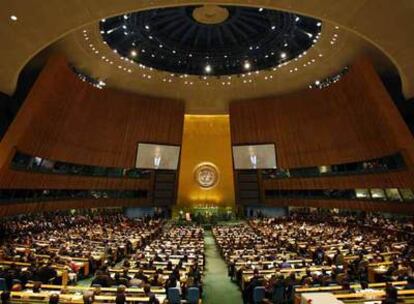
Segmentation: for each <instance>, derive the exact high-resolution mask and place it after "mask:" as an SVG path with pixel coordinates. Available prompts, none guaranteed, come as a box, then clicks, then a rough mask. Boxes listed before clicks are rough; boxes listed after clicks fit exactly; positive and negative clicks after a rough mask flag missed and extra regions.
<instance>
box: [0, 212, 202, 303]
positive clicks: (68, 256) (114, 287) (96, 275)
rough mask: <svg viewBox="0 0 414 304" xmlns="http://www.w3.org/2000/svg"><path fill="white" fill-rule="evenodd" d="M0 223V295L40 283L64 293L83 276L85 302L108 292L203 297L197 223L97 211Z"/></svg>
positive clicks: (152, 298) (118, 296)
mask: <svg viewBox="0 0 414 304" xmlns="http://www.w3.org/2000/svg"><path fill="white" fill-rule="evenodd" d="M0 227H1V228H0V230H1V235H2V238H1V240H2V242H1V248H0V281H2V282H3V283H4V286H3V287H2V286H1V284H2V282H0V289H3V291H5V292H3V294H4V295H3V297H5V298H6V300H7V299H8V298H7V297H8V296H9V295H10V294H9V292H10V291H11V292H19V291H22V290H28V289H29V290H30V292H34V293H39V292H41V291H42V289H43V291H44V290H45V289H44V288H42V286H47V288H51V287H50V286H62V288H61V289H60V287H59V290H55V293H56V292H58V293H59V294H60V295H61V297H62V296H63V295H65V294H70V293H71V292H69V291H68V290H67V289H65V286H71V287H75V286H77V284H76V282H77V281H78V280H80V279H87V278H91V288H88V289H86V290H83V291H82V292H83V300H84V302H85V303H92V302H93V301H94V299H96V297H102V296H107V295H109V296H110V295H113V296H114V297H115V298H114V299H115V302H116V303H117V304H118V303H119V304H121V303H126V302H127V299H128V298H127V297H130V296H132V295H137V292H138V291H139V293H138V295H140V296H142V297H144V298H146V299H147V300H148V301H146V303H161V302H164V300H165V299H166V298H168V297H170V296H171V297H173V296H174V292H176V293H177V294H176V295H175V296H177V297H178V298H182V299H185V298H187V297H188V296H189V293H191V295H192V296H193V297H194V295H195V296H197V297H199V298H200V297H201V293H202V272H203V267H204V239H203V235H204V231H203V229H202V228H200V227H199V226H178V225H174V224H172V223H168V224H166V221H165V220H163V219H160V218H151V217H145V218H139V219H129V218H127V217H125V216H124V215H123V214H122V213H121V212H119V211H100V212H94V213H84V214H77V215H72V214H68V213H50V214H43V215H37V216H20V217H16V218H11V219H7V220H3V221H2V222H1V223H0ZM86 270H87V271H86ZM64 273H66V274H67V277H68V280H66V281H65V279H64V278H63V276H64V275H63V274H64ZM105 288H110V289H111V290H110V291H108V290H105ZM170 289H171V293H170ZM71 290H73V289H71ZM190 291H191V292H190ZM55 293H51V296H50V300H51V301H52V300H53V299H54V297H53V296H52V295H54V294H55ZM191 295H190V296H191ZM6 302H7V301H6Z"/></svg>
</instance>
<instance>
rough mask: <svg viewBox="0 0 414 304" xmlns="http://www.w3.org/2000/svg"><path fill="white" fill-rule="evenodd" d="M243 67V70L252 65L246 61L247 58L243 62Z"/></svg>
mask: <svg viewBox="0 0 414 304" xmlns="http://www.w3.org/2000/svg"><path fill="white" fill-rule="evenodd" d="M243 67H244V69H245V70H250V68H251V67H252V65H251V64H250V62H248V61H247V60H246V61H245V62H244V64H243Z"/></svg>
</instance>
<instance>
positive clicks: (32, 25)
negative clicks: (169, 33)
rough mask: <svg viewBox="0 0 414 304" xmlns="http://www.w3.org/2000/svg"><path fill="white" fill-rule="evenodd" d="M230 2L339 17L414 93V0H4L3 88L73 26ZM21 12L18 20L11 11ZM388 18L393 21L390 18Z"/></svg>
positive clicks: (0, 10) (9, 89)
mask: <svg viewBox="0 0 414 304" xmlns="http://www.w3.org/2000/svg"><path fill="white" fill-rule="evenodd" d="M206 3H207V4H227V5H245V6H255V7H266V8H270V9H279V10H286V11H294V12H297V13H300V14H304V15H308V16H313V17H316V18H319V19H322V20H324V21H330V22H334V23H336V24H338V25H340V26H341V27H344V28H346V29H348V30H350V31H352V32H353V33H355V34H357V35H359V36H361V37H363V38H364V39H366V40H368V41H370V43H372V44H374V45H375V46H377V47H378V48H379V49H380V50H381V51H382V52H383V53H385V54H386V55H387V56H388V57H389V58H390V60H391V61H392V62H393V63H394V65H395V66H396V67H397V69H398V71H399V74H400V77H401V79H402V84H403V92H404V94H405V96H406V97H412V96H414V55H413V54H414V45H413V44H412V43H411V41H412V37H414V23H413V22H411V16H412V13H413V11H414V7H413V6H412V1H411V0H400V1H398V2H393V3H392V7H390V5H391V3H390V1H389V0H352V1H349V0H348V1H335V2H332V1H330V0H319V1H318V5H315V3H310V2H305V1H302V0H276V1H275V0H254V1H253V0H237V1H234V0H221V1H219V0H210V1H194V0H193V1H188V0H151V1H145V0H142V1H135V0H118V1H112V0H88V1H78V0H65V1H60V0H48V1H47V3H46V2H45V1H41V0H26V1H25V2H24V5H21V2H20V1H13V0H4V1H2V2H1V3H0V20H2V23H3V24H2V27H1V28H2V30H1V31H0V39H1V40H2V45H3V46H7V47H2V48H0V56H1V58H3V60H2V62H1V63H0V71H1V72H2V73H0V91H3V92H5V93H9V94H11V93H13V91H14V89H15V86H16V82H17V78H18V75H19V73H20V71H21V70H22V68H23V67H24V66H25V64H26V63H27V62H28V61H29V60H30V59H31V58H33V57H34V56H35V55H36V54H37V53H38V52H40V51H41V50H42V49H44V48H46V47H47V46H48V45H50V44H51V43H53V42H55V41H57V40H58V39H60V38H62V37H64V36H65V35H66V34H68V33H69V32H71V31H73V30H75V29H78V28H81V27H82V26H85V25H86V24H89V23H93V22H96V21H97V20H99V19H102V18H106V17H108V16H114V15H119V14H122V13H125V12H131V11H138V10H143V9H150V8H158V7H165V6H177V5H189V4H206ZM12 14H14V15H16V16H18V17H19V20H18V21H17V22H12V21H10V19H9V16H10V15H12ZM39 20H41V21H42V22H39ZM384 20H388V21H390V22H384Z"/></svg>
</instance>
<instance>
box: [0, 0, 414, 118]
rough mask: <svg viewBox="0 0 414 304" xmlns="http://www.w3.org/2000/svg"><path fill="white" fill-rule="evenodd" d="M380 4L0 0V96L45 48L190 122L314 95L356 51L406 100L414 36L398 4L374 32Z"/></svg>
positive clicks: (362, 0)
mask: <svg viewBox="0 0 414 304" xmlns="http://www.w3.org/2000/svg"><path fill="white" fill-rule="evenodd" d="M379 2H380V3H382V5H379ZM387 3H388V2H386V0H375V1H374V0H369V1H366V0H355V4H353V5H352V6H351V5H349V3H347V2H335V5H332V3H331V2H330V1H328V0H326V1H323V2H321V4H320V5H318V6H312V5H309V4H308V3H307V2H306V3H305V2H303V1H300V0H298V1H290V0H289V1H276V2H274V1H273V2H272V1H268V0H255V1H249V0H239V1H238V4H240V5H235V4H234V1H230V0H229V1H219V0H209V1H208V2H207V1H202V0H196V1H186V0H157V1H130V0H117V1H111V0H108V1H106V0H105V1H104V0H90V1H86V2H85V1H81V2H79V1H64V2H62V1H51V2H48V5H44V6H39V5H35V2H33V3H32V2H31V1H29V2H28V3H27V4H26V5H25V6H21V5H18V4H17V3H16V2H15V1H11V0H5V1H4V2H2V4H0V7H1V8H2V12H3V15H2V16H3V17H2V18H3V20H4V26H5V27H4V29H5V30H4V31H3V32H2V34H1V35H0V36H2V41H3V42H4V45H7V46H8V47H7V48H6V47H5V48H0V55H2V58H4V60H3V61H2V62H1V63H0V64H1V67H0V68H1V69H2V71H3V73H1V74H0V90H2V91H3V92H7V93H12V92H13V90H14V86H15V83H16V80H17V76H18V74H19V72H20V71H21V69H22V68H23V66H24V65H25V64H26V63H27V62H28V61H29V60H30V58H34V56H35V54H36V53H38V52H40V51H41V50H44V52H42V53H41V55H43V54H46V55H49V54H51V53H54V52H58V53H63V54H64V55H65V56H66V57H67V58H68V60H69V62H70V63H71V65H72V67H73V68H74V70H76V71H77V72H79V74H80V75H81V77H83V79H92V80H95V83H96V85H97V86H98V85H99V86H100V84H101V83H106V86H107V87H111V88H115V89H120V90H127V91H131V92H135V93H137V94H141V95H148V96H158V97H168V98H173V99H181V100H184V101H185V104H186V112H187V113H191V114H223V113H227V111H228V104H229V103H230V102H231V101H233V100H238V99H254V98H260V97H264V96H269V95H281V94H288V93H291V92H294V91H297V90H303V89H306V88H308V87H309V86H311V87H318V85H316V86H315V85H314V84H319V83H323V80H325V79H327V78H332V76H335V75H338V73H341V72H342V71H343V70H344V67H346V66H349V65H351V64H352V62H353V61H354V60H355V58H356V57H358V56H360V55H361V54H365V55H368V56H370V57H371V59H372V60H373V61H374V64H375V66H376V67H377V68H382V69H383V70H384V71H385V72H386V73H396V69H395V67H397V68H398V69H399V72H400V73H401V79H402V82H403V85H404V89H405V91H406V92H409V91H410V88H411V85H410V84H411V83H413V82H411V81H409V79H411V78H410V77H409V75H410V73H411V71H414V69H412V68H411V67H412V66H410V64H412V63H411V62H412V61H411V60H408V59H410V58H411V57H412V52H411V51H410V45H409V41H411V40H410V39H409V38H410V37H409V33H411V32H414V27H413V26H411V25H412V23H410V22H408V21H406V22H405V21H404V20H408V19H409V16H410V12H409V9H408V8H407V5H406V4H404V5H399V6H396V7H395V10H393V11H392V13H393V20H395V22H393V23H392V24H388V23H387V24H384V23H382V22H381V20H384V18H386V17H384V16H388V14H389V13H390V11H389V10H387V9H386V7H387V5H386V4H387ZM243 4H244V6H243ZM51 11H53V12H54V13H53V14H51V13H50V12H51ZM344 12H346V13H344ZM302 13H303V14H302ZM11 16H15V17H16V18H15V20H13V19H11ZM309 16H318V17H316V18H311V17H309ZM103 18H104V19H103ZM39 20H42V22H39ZM320 20H322V21H320ZM409 20H411V19H409ZM404 22H405V23H404ZM403 24H405V25H404V26H405V27H406V28H407V31H401V33H400V32H399V31H398V30H397V29H398V28H404V26H403ZM28 29H30V30H28ZM404 33H405V34H404ZM376 46H378V48H377V47H376ZM402 46H404V47H402ZM379 49H380V50H379ZM410 56H411V57H410ZM40 57H41V56H37V57H36V58H37V59H40ZM388 58H391V59H392V62H393V63H391V61H390V60H389V59H388ZM32 62H33V61H32ZM38 62H39V61H38ZM333 79H337V78H333ZM115 102H116V101H115Z"/></svg>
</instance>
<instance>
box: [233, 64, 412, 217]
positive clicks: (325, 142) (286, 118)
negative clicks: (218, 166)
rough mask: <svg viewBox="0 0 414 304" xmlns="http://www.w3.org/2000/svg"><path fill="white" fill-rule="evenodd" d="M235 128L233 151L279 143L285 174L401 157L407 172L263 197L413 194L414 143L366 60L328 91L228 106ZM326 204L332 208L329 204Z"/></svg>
mask: <svg viewBox="0 0 414 304" xmlns="http://www.w3.org/2000/svg"><path fill="white" fill-rule="evenodd" d="M230 126H231V136H232V144H233V145H237V144H260V143H274V144H275V146H276V154H277V163H278V167H280V168H300V167H309V166H319V165H330V164H341V163H347V162H354V161H363V160H369V159H372V158H377V157H383V156H386V155H390V154H393V153H396V152H401V153H402V154H403V157H404V159H405V161H406V163H407V165H408V168H407V170H402V171H398V172H393V173H381V174H369V175H354V176H340V177H323V178H290V179H277V180H264V181H263V182H262V185H261V188H262V191H264V190H265V189H324V188H327V189H329V188H330V189H349V188H376V187H379V188H385V187H402V188H414V174H413V173H414V166H413V164H414V140H413V137H412V135H411V133H410V131H409V129H408V128H407V126H406V125H405V123H404V121H403V119H402V117H401V116H400V113H399V112H398V110H397V108H396V107H395V105H394V103H393V101H392V100H391V98H390V96H389V95H388V93H387V91H386V90H385V88H384V86H383V84H382V82H381V80H380V79H379V77H378V75H377V73H376V72H375V70H374V68H373V66H372V65H371V63H370V62H369V60H368V59H367V58H365V57H364V58H359V59H358V60H357V61H356V62H355V63H354V64H353V65H352V67H351V69H350V71H349V72H348V73H347V74H346V75H345V76H344V77H343V79H341V80H340V81H339V82H337V83H336V84H334V85H332V86H330V87H328V88H325V89H322V90H319V89H306V90H303V91H301V92H297V93H294V94H290V95H286V96H276V97H268V98H262V99H257V100H240V101H235V102H233V103H231V104H230ZM276 201H277V200H276ZM273 203H275V202H273ZM305 204H306V203H305ZM313 204H314V203H313ZM321 204H326V206H327V207H330V206H331V205H330V202H326V201H324V202H321ZM352 204H353V205H352V206H355V205H358V207H361V206H363V204H366V203H354V202H353V203H352ZM345 205H346V204H345ZM384 205H386V203H384V204H382V205H381V204H377V203H376V204H375V205H374V207H379V208H380V207H381V208H382V206H384ZM393 205H394V207H391V209H392V208H395V204H393ZM343 206H344V205H343ZM374 207H373V208H374Z"/></svg>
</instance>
